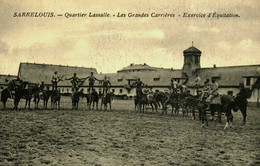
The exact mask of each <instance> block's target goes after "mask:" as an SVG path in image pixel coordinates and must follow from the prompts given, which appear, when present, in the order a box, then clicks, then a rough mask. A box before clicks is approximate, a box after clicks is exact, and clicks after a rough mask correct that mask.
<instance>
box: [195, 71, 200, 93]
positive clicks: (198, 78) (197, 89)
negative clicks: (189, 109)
mask: <svg viewBox="0 0 260 166" xmlns="http://www.w3.org/2000/svg"><path fill="white" fill-rule="evenodd" d="M200 83H201V78H200V76H199V75H198V74H196V79H195V87H196V93H197V95H198V94H199V88H200Z"/></svg>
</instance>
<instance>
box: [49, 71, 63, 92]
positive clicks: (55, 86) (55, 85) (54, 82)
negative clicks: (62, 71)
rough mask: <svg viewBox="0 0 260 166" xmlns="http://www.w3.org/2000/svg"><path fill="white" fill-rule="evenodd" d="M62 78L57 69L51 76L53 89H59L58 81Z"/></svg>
mask: <svg viewBox="0 0 260 166" xmlns="http://www.w3.org/2000/svg"><path fill="white" fill-rule="evenodd" d="M61 80H62V79H61V78H60V77H59V75H58V72H57V71H55V72H54V75H53V76H52V77H51V82H52V90H57V89H58V82H59V81H61Z"/></svg>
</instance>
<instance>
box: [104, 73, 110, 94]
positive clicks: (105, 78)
mask: <svg viewBox="0 0 260 166" xmlns="http://www.w3.org/2000/svg"><path fill="white" fill-rule="evenodd" d="M102 82H103V94H104V93H105V92H106V93H107V91H108V88H109V86H111V83H110V81H109V80H108V79H107V76H106V75H105V77H104V80H102Z"/></svg>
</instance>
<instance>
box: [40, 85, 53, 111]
mask: <svg viewBox="0 0 260 166" xmlns="http://www.w3.org/2000/svg"><path fill="white" fill-rule="evenodd" d="M52 93H53V91H51V90H48V89H47V90H44V91H43V92H42V99H43V108H44V109H47V106H48V101H49V98H50V96H51V95H52Z"/></svg>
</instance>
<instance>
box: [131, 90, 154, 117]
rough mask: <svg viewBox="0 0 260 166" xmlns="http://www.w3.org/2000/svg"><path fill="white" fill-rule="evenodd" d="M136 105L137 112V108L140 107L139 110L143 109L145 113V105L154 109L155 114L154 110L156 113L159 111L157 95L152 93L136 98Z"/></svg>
mask: <svg viewBox="0 0 260 166" xmlns="http://www.w3.org/2000/svg"><path fill="white" fill-rule="evenodd" d="M134 105H135V111H136V107H138V109H143V112H144V106H145V105H150V106H151V107H152V111H153V112H154V108H155V110H156V112H157V109H158V103H157V102H156V99H155V94H154V93H152V92H150V93H148V94H141V96H139V97H137V96H134Z"/></svg>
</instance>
